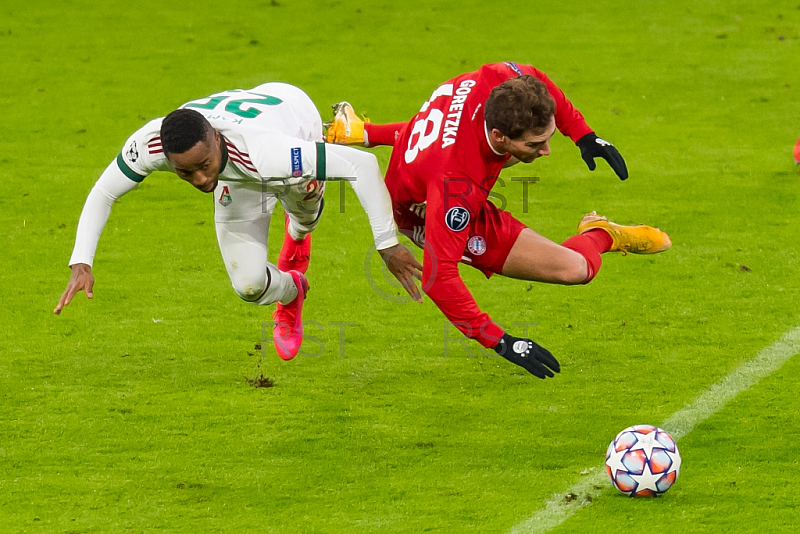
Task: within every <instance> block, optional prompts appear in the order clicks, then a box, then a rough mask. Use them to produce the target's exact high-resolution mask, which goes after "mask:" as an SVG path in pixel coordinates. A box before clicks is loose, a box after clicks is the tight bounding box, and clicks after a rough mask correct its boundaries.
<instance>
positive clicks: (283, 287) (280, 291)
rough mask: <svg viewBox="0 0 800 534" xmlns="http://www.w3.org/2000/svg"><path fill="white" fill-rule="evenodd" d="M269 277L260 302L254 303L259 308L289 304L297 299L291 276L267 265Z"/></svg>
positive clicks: (269, 264) (295, 287)
mask: <svg viewBox="0 0 800 534" xmlns="http://www.w3.org/2000/svg"><path fill="white" fill-rule="evenodd" d="M267 272H268V273H269V276H268V277H267V278H268V279H269V287H268V288H267V290H266V291H265V292H264V295H263V296H262V297H261V299H260V300H258V301H257V302H256V304H258V305H259V306H268V305H270V304H272V303H274V302H280V303H281V304H289V303H290V302H292V301H293V300H294V299H295V298H297V286H296V285H295V283H294V279H293V278H292V275H290V274H289V273H286V272H283V271H280V270H278V268H277V267H275V266H274V265H272V264H271V263H268V264H267Z"/></svg>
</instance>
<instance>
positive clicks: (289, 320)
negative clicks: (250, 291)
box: [273, 180, 325, 360]
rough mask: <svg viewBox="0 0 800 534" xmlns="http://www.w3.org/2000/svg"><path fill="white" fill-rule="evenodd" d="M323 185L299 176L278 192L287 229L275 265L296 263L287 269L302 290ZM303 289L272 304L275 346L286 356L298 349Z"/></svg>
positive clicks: (317, 220) (301, 328) (301, 326)
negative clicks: (290, 299) (288, 300)
mask: <svg viewBox="0 0 800 534" xmlns="http://www.w3.org/2000/svg"><path fill="white" fill-rule="evenodd" d="M324 189H325V183H324V182H318V181H317V180H310V181H309V180H301V181H298V183H295V184H294V185H293V186H289V185H287V187H286V189H285V190H284V191H283V192H282V194H281V195H280V202H281V204H282V205H283V209H284V212H285V216H286V219H285V221H286V229H285V235H284V241H283V247H282V248H281V255H280V258H279V260H278V266H279V267H281V268H282V269H284V268H286V269H288V268H290V267H293V266H294V267H297V269H295V270H291V271H290V272H291V273H292V275H293V276H299V277H300V280H301V282H302V284H304V286H303V288H304V290H305V291H307V290H308V282H307V281H306V279H305V276H304V275H303V273H304V272H305V269H307V268H308V262H309V255H310V253H311V232H312V231H313V230H314V229H315V228H316V227H317V224H318V223H319V217H320V215H321V214H322V208H323V199H322V194H323V192H324ZM301 270H302V272H301ZM305 291H300V295H299V296H298V298H297V299H295V301H293V302H291V303H290V304H288V305H283V304H281V303H279V304H278V305H277V306H276V307H275V313H274V315H273V317H274V319H275V329H274V331H273V338H274V341H275V349H276V350H277V351H278V355H279V356H281V358H283V359H285V360H289V359H291V358H294V356H295V355H296V354H297V352H298V351H299V350H300V343H301V342H302V337H303V325H302V317H301V313H302V305H303V299H302V298H301V296H302V297H303V298H305Z"/></svg>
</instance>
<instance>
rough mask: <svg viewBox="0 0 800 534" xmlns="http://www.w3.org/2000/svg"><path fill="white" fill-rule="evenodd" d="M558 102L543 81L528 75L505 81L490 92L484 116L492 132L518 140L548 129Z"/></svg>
mask: <svg viewBox="0 0 800 534" xmlns="http://www.w3.org/2000/svg"><path fill="white" fill-rule="evenodd" d="M555 112H556V103H555V100H553V97H552V96H550V93H549V92H547V86H546V85H545V84H544V82H543V81H541V80H540V79H538V78H536V77H535V76H530V75H528V74H526V75H524V76H520V77H518V78H511V79H509V80H506V81H504V82H503V83H501V84H500V85H498V86H497V87H495V88H494V89H492V92H491V93H489V98H487V99H486V108H485V109H484V112H483V114H484V117H485V119H486V127H487V128H488V129H489V131H492V129H494V128H497V129H498V130H499V131H500V133H502V134H503V135H505V136H507V137H509V138H511V139H517V138H519V137H520V136H521V135H522V134H524V133H525V132H527V131H529V130H539V129H543V128H547V125H549V124H550V120H551V119H552V118H553V115H555Z"/></svg>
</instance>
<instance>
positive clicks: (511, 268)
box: [500, 228, 611, 285]
mask: <svg viewBox="0 0 800 534" xmlns="http://www.w3.org/2000/svg"><path fill="white" fill-rule="evenodd" d="M597 232H599V234H598V235H589V234H584V235H578V236H574V237H572V238H570V239H572V240H573V241H572V242H571V243H568V242H569V241H570V240H567V242H565V244H564V245H559V244H558V243H555V242H553V241H550V240H549V239H547V238H546V237H544V236H541V235H539V234H537V233H536V232H534V231H533V230H531V229H530V228H525V229H524V230H522V231H521V232H520V233H519V236H518V237H517V239H516V241H515V242H514V245H513V246H512V247H511V250H510V251H509V253H508V257H507V258H506V261H505V263H504V264H503V267H502V270H501V273H500V274H502V275H503V276H508V277H510V278H518V279H521V280H531V281H535V282H546V283H549V284H568V285H570V284H582V283H585V282H588V281H589V280H591V279H592V278H593V277H594V275H596V274H597V271H598V270H599V269H600V265H601V263H602V260H601V259H600V254H601V253H603V252H605V251H606V250H607V248H606V246H610V244H611V239H610V238H609V237H608V235H607V234H606V233H605V232H603V231H602V230H595V231H594V232H591V233H592V234H596V233H597ZM598 236H599V237H600V240H598V241H600V242H597V241H596V240H595V238H596V237H598Z"/></svg>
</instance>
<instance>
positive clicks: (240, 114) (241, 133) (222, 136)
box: [54, 83, 421, 359]
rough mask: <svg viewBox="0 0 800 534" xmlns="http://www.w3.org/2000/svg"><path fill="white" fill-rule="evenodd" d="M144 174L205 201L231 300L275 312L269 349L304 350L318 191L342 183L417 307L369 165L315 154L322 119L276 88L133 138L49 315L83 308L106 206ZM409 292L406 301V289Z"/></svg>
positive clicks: (187, 112)
mask: <svg viewBox="0 0 800 534" xmlns="http://www.w3.org/2000/svg"><path fill="white" fill-rule="evenodd" d="M154 171H170V172H174V173H176V174H178V176H179V177H180V178H181V179H183V180H185V181H187V182H189V183H191V184H192V185H193V186H194V187H196V188H197V189H200V190H201V191H203V192H205V193H213V195H214V200H215V202H214V208H215V216H214V220H215V226H216V231H217V240H218V242H219V247H220V251H221V252H222V258H223V261H224V262H225V268H226V269H227V272H228V276H229V277H230V279H231V283H232V284H233V288H234V290H235V291H236V293H237V294H238V295H239V296H240V297H241V298H242V299H243V300H245V301H247V302H252V303H254V304H259V305H269V304H272V303H273V302H277V303H278V307H277V309H276V312H275V314H274V317H275V319H276V326H275V336H274V340H275V348H276V350H277V351H278V354H279V355H280V356H281V357H282V358H283V359H291V358H293V357H294V356H295V355H296V354H297V352H298V350H299V347H300V343H301V342H302V316H301V312H302V305H303V300H304V298H305V294H306V291H307V290H308V282H307V281H306V279H305V276H304V274H303V273H304V272H305V270H306V269H307V267H308V261H309V254H310V237H311V236H310V235H309V234H310V232H311V231H312V230H314V228H315V227H316V226H317V223H318V221H319V217H320V215H321V213H322V208H323V205H324V201H323V192H324V189H325V181H326V180H328V179H336V178H338V179H347V181H348V182H349V183H350V184H351V185H352V187H353V189H354V190H355V192H356V195H357V196H358V199H359V201H360V203H361V205H362V206H363V208H364V210H365V211H366V212H367V215H368V217H369V222H370V225H371V227H372V234H373V238H374V244H375V247H376V248H377V249H378V251H379V252H380V253H381V256H382V257H383V259H384V261H386V263H387V266H388V268H389V270H390V271H391V272H392V274H394V275H395V276H396V277H397V278H398V280H400V281H401V283H403V285H404V287H406V289H407V291H409V293H410V294H411V295H412V297H414V298H415V299H416V300H421V297H420V295H419V293H418V292H417V288H416V285H415V284H413V282H412V280H413V278H419V277H420V276H421V265H420V264H419V262H417V260H416V259H415V258H414V257H413V256H412V255H411V253H410V252H408V250H406V249H405V247H403V246H402V245H399V244H398V241H397V237H396V226H395V223H394V219H393V216H392V205H391V200H390V198H389V193H388V191H387V190H386V186H385V185H384V183H383V179H382V177H381V174H380V169H379V167H378V163H377V159H376V158H375V156H373V155H372V154H369V153H366V152H361V151H358V150H355V149H353V148H348V147H344V146H338V145H326V144H325V143H324V142H323V132H322V119H321V118H320V115H319V112H318V111H317V109H316V107H315V106H314V104H313V102H312V101H311V99H310V98H309V97H308V95H306V94H305V93H304V92H303V91H301V90H300V89H298V88H297V87H294V86H292V85H288V84H284V83H266V84H263V85H259V86H258V87H255V88H253V89H249V90H240V89H236V90H231V91H223V92H221V93H217V94H214V95H211V96H210V97H206V98H203V99H199V100H194V101H192V102H187V103H186V104H184V105H183V106H181V108H179V109H178V110H175V111H173V112H172V113H170V114H169V115H168V116H167V117H162V118H159V119H155V120H152V121H150V122H149V123H147V124H146V125H144V126H143V127H142V128H140V129H139V130H138V131H136V132H135V133H134V134H133V135H132V136H131V137H130V138H129V139H128V140H127V141H126V143H125V145H124V147H123V149H122V151H121V153H120V154H119V155H118V156H117V158H116V160H114V161H112V162H111V164H110V165H109V166H108V167H107V168H106V170H105V171H104V172H103V174H102V175H101V176H100V178H99V179H98V181H97V183H96V184H95V186H94V187H93V188H92V190H91V192H90V193H89V197H88V198H87V200H86V204H85V205H84V208H83V212H82V213H81V217H80V221H79V223H78V230H77V237H76V240H75V247H74V249H73V253H72V257H71V259H70V262H69V265H70V267H71V269H72V276H71V277H70V281H69V283H68V285H67V288H66V290H65V291H64V293H63V295H62V296H61V299H60V300H59V303H58V305H57V306H56V308H55V310H54V312H55V313H56V314H59V313H60V312H61V310H62V308H63V307H64V306H66V305H67V304H69V302H70V301H71V300H72V297H73V296H74V295H75V294H76V293H77V292H78V291H81V290H84V291H86V294H87V296H88V297H89V298H91V297H92V296H93V294H92V286H93V284H94V278H93V276H92V272H91V266H92V263H93V261H94V255H95V251H96V249H97V244H98V240H99V238H100V234H101V233H102V231H103V227H104V226H105V224H106V221H107V220H108V216H109V214H110V211H111V206H112V205H113V203H114V201H116V200H117V199H118V198H119V197H121V196H122V195H124V194H126V193H128V192H129V191H131V190H133V189H134V188H135V187H136V186H137V185H138V183H140V182H141V181H142V180H144V179H145V178H146V177H147V176H148V175H149V174H150V173H152V172H154ZM277 202H281V204H282V205H283V207H284V211H285V212H286V214H287V216H288V217H287V225H286V233H287V235H286V237H285V240H284V246H283V249H282V250H281V257H280V260H279V264H278V266H277V267H276V266H275V265H273V264H272V263H270V262H269V261H268V260H267V234H268V230H269V222H270V218H271V216H272V212H273V210H274V208H275V205H276V203H277ZM412 288H413V289H412Z"/></svg>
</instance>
